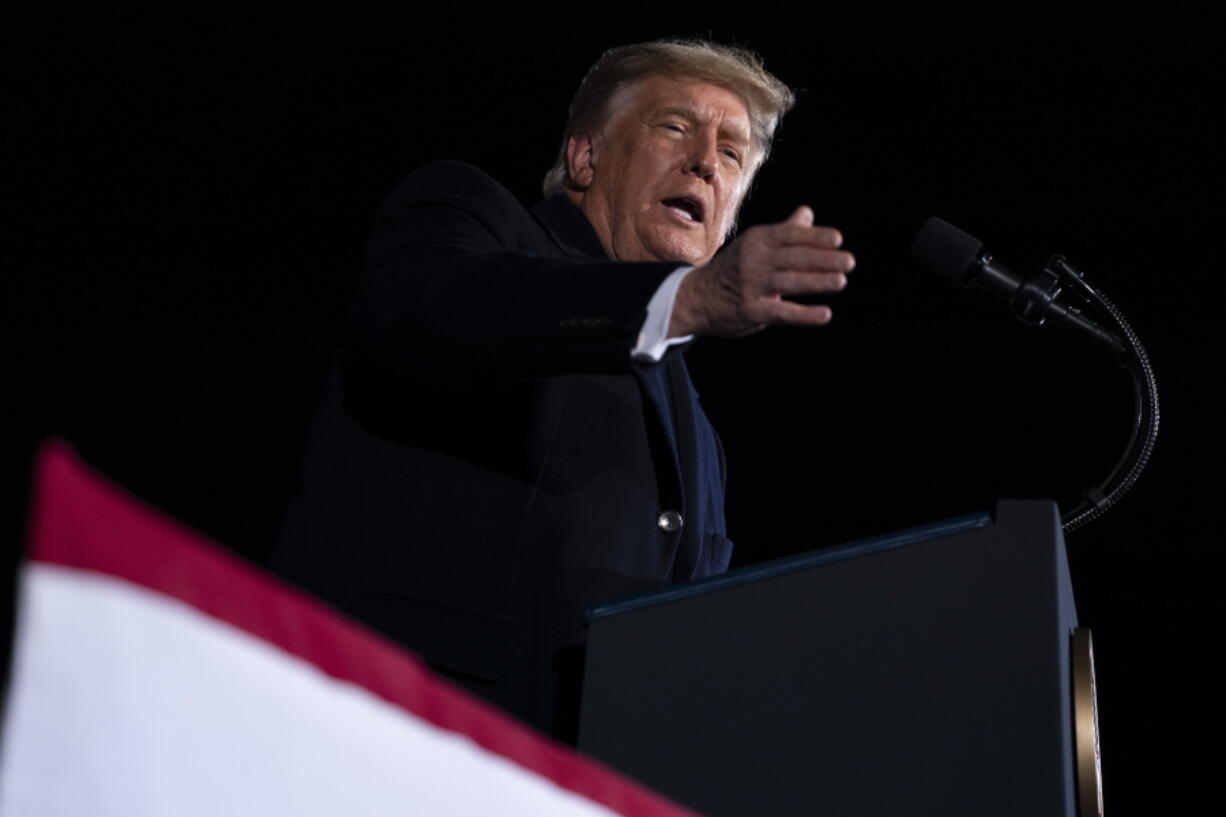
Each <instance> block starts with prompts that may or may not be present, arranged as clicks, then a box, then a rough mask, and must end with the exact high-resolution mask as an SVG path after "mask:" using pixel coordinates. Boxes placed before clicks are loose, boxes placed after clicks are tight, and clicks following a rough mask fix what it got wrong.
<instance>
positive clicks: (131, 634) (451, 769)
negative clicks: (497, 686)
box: [0, 563, 613, 817]
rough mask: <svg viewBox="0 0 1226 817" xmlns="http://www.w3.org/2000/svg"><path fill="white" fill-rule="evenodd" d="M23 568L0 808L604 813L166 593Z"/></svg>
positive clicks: (64, 570) (265, 813)
mask: <svg viewBox="0 0 1226 817" xmlns="http://www.w3.org/2000/svg"><path fill="white" fill-rule="evenodd" d="M23 571H24V572H23V576H22V589H21V603H20V609H19V614H18V630H17V641H16V645H15V652H14V663H13V678H12V688H11V690H10V699H9V701H8V707H7V713H8V719H7V725H6V729H5V734H4V745H3V750H2V752H0V814H3V815H14V816H15V815H22V817H27V816H29V817H42V816H43V815H48V816H49V815H65V817H68V815H71V817H79V815H91V817H165V816H166V815H177V816H179V817H195V816H196V815H199V817H218V815H245V814H251V815H260V817H275V816H276V815H296V816H298V817H311V815H328V817H339V815H344V817H356V815H367V814H370V815H374V814H379V815H386V814H403V815H431V817H433V816H434V815H438V816H439V817H450V815H480V816H481V817H488V816H489V815H516V814H524V815H529V814H530V815H533V817H550V816H551V815H585V816H586V815H602V816H603V815H610V814H613V812H611V811H609V810H607V809H605V808H604V807H602V806H600V805H597V804H595V803H593V802H592V801H589V800H587V799H585V798H583V797H580V796H579V795H576V794H574V793H572V792H570V791H568V790H565V789H562V788H560V787H558V786H556V785H555V784H554V783H552V782H551V781H550V780H548V779H546V778H542V777H539V776H536V775H534V774H532V773H530V772H527V771H525V770H524V769H523V768H521V767H520V766H518V765H516V764H514V763H512V762H510V761H508V760H506V759H505V758H503V757H501V756H500V755H497V754H493V753H490V752H487V751H485V750H483V749H482V748H480V747H479V746H477V745H476V744H475V743H473V742H472V741H471V740H470V739H468V738H466V737H464V736H462V735H458V734H456V733H453V732H449V731H446V730H442V729H439V728H437V727H435V726H433V725H432V724H429V723H427V722H425V721H423V720H421V719H420V718H417V717H415V716H413V715H412V714H411V713H409V712H407V711H406V710H404V709H402V708H400V707H398V706H394V705H392V704H389V703H387V702H385V701H383V700H382V699H380V698H378V697H376V696H374V695H373V694H371V693H370V692H368V691H367V690H365V689H364V688H362V687H359V686H356V685H353V684H350V683H346V682H341V681H337V680H336V679H333V678H331V677H329V676H327V675H325V674H324V673H323V672H321V671H320V670H319V669H318V668H316V667H315V666H314V665H313V664H310V663H308V662H305V661H303V660H301V659H299V658H297V657H295V656H292V655H289V654H287V653H285V652H284V651H282V650H281V649H279V648H277V647H275V646H272V645H270V644H269V643H268V642H266V641H263V640H261V639H258V638H255V637H253V636H251V635H249V634H247V633H246V632H244V631H242V630H239V629H236V628H234V627H231V626H230V625H228V624H225V623H223V622H220V621H218V620H217V619H215V618H212V617H210V616H207V615H204V614H202V613H200V612H199V611H197V610H196V609H195V608H192V607H189V606H188V605H186V604H183V603H181V602H178V601H176V600H174V599H172V598H170V597H167V596H165V595H162V594H160V593H156V592H152V591H149V590H147V589H145V588H143V587H140V586H137V585H134V584H131V583H129V582H127V581H124V580H121V579H116V578H113V577H110V576H107V575H104V574H101V573H95V572H92V571H86V570H80V569H76V568H68V567H62V566H57V565H50V564H42V563H27V564H26V565H25V566H24V568H23Z"/></svg>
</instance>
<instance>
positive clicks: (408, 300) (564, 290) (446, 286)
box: [343, 162, 676, 389]
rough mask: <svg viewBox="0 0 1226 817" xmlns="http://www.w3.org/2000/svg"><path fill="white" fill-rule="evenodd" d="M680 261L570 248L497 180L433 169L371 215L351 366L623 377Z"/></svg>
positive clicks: (446, 167)
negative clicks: (600, 255) (594, 254)
mask: <svg viewBox="0 0 1226 817" xmlns="http://www.w3.org/2000/svg"><path fill="white" fill-rule="evenodd" d="M675 268H676V265H675V264H667V263H644V264H629V263H616V262H611V261H607V260H600V261H596V260H591V259H587V258H583V257H579V256H578V255H577V254H576V255H573V256H570V257H568V256H566V255H565V254H564V253H563V250H562V248H561V247H560V246H559V245H557V244H556V243H555V242H554V241H553V240H552V238H551V237H550V236H549V233H548V232H547V231H545V230H544V229H543V228H542V227H541V225H540V224H538V223H537V222H536V221H535V219H534V218H533V217H532V215H531V214H530V213H529V212H528V211H527V210H525V209H524V208H523V207H522V206H521V205H520V204H519V203H518V202H517V201H516V200H515V199H514V198H513V197H512V196H511V195H510V194H509V193H508V192H507V191H506V190H505V189H504V188H503V187H501V186H500V185H499V184H498V183H497V182H495V181H493V180H492V179H491V178H490V177H489V176H487V175H485V174H484V173H482V172H481V171H479V170H477V169H476V168H473V167H471V166H468V165H463V164H460V163H455V162H445V163H438V164H434V165H428V166H426V167H424V168H422V169H421V170H419V171H417V172H415V173H414V174H413V175H412V176H410V177H409V178H408V179H407V180H406V181H405V182H404V183H402V184H401V185H400V187H398V188H397V189H396V190H395V191H394V192H393V193H392V195H391V196H389V198H388V200H387V201H386V202H385V204H384V206H383V208H382V209H381V211H380V213H379V216H378V218H377V220H376V223H375V227H374V231H373V234H372V238H371V242H370V247H369V252H368V258H367V267H366V273H365V277H364V279H363V283H362V285H361V287H360V289H359V293H358V297H357V301H356V304H355V307H354V310H353V313H352V320H351V323H350V327H349V332H348V340H347V344H346V350H345V354H344V357H343V365H344V366H345V368H346V370H347V372H348V374H349V375H350V376H351V377H358V378H361V379H362V380H364V381H368V382H381V383H385V384H396V383H401V384H404V385H406V386H407V385H409V384H415V386H416V387H417V388H420V387H421V386H422V384H434V385H435V386H436V387H439V388H449V387H450V388H461V389H462V388H466V387H469V386H474V385H479V384H488V383H491V382H502V381H511V380H516V379H520V378H532V377H542V376H553V375H561V374H573V373H585V374H591V373H624V372H628V371H629V369H630V350H631V348H632V347H633V345H634V341H635V338H636V335H637V333H638V331H639V328H640V327H641V326H642V323H643V320H644V318H645V316H646V305H647V302H648V300H650V298H651V295H652V294H653V293H654V292H655V290H656V288H657V287H658V286H659V284H660V283H661V282H662V281H663V279H664V278H665V277H666V276H667V275H668V274H669V273H670V272H671V271H672V270H673V269H675Z"/></svg>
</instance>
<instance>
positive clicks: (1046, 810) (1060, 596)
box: [579, 502, 1076, 817]
mask: <svg viewBox="0 0 1226 817" xmlns="http://www.w3.org/2000/svg"><path fill="white" fill-rule="evenodd" d="M591 619H592V623H591V634H590V639H589V647H588V659H587V661H588V663H587V669H586V674H585V687H584V697H583V714H582V720H581V722H580V738H579V747H580V749H581V750H582V751H584V752H585V753H587V754H590V755H592V756H594V757H596V758H599V759H602V760H604V761H606V762H607V763H609V764H610V765H612V766H614V767H616V768H618V769H620V770H622V771H624V772H626V773H627V774H629V775H631V776H632V777H635V778H637V779H639V780H641V781H643V782H644V783H646V784H647V785H649V786H651V787H653V788H655V789H657V790H659V791H661V792H663V793H665V794H668V795H670V796H672V797H674V798H675V799H677V800H678V801H680V802H682V803H685V804H687V805H690V806H692V807H693V808H696V809H698V810H699V811H702V812H705V813H707V814H710V815H714V816H715V817H721V816H722V815H789V814H804V815H813V814H831V815H842V816H851V815H913V814H914V815H929V814H933V815H937V814H939V815H946V816H947V817H948V816H949V815H976V817H981V816H982V815H989V814H990V815H994V816H999V815H1019V817H1020V816H1021V815H1024V816H1025V817H1039V816H1040V815H1053V816H1054V815H1070V816H1071V815H1073V814H1074V813H1075V811H1074V803H1075V802H1076V799H1075V794H1076V793H1075V790H1074V758H1073V739H1072V711H1071V686H1070V685H1071V668H1070V656H1069V638H1070V634H1071V632H1072V630H1073V628H1074V627H1075V626H1076V613H1075V610H1074V606H1073V597H1072V589H1071V585H1070V581H1069V575H1068V569H1067V562H1066V557H1065V552H1064V543H1063V538H1062V536H1061V534H1060V525H1059V518H1058V515H1057V512H1056V508H1055V506H1054V505H1052V504H1051V503H1049V502H1002V503H1000V505H999V506H998V508H997V511H996V514H995V517H994V518H993V517H991V516H988V515H987V514H983V515H979V516H976V517H966V518H963V519H960V520H951V522H949V523H945V524H943V525H938V526H932V527H929V528H922V529H915V530H912V531H906V532H903V533H901V534H896V535H894V536H891V537H881V538H878V539H874V540H868V541H865V542H859V543H853V544H852V545H848V546H844V547H841V548H832V549H827V550H823V551H817V552H814V553H812V554H806V555H803V556H799V557H795V558H789V559H784V560H779V561H777V562H772V563H769V564H766V565H760V566H753V567H750V568H746V569H743V570H738V571H734V572H731V573H729V574H727V575H726V576H721V577H717V578H715V579H708V580H704V581H701V582H695V583H693V584H691V585H686V586H683V587H680V588H675V589H673V590H672V591H671V592H665V593H662V594H657V595H653V596H644V597H639V598H636V599H631V600H627V601H625V602H620V603H615V604H611V605H607V606H605V607H603V608H599V609H595V610H593V611H592V612H591Z"/></svg>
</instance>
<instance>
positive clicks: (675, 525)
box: [656, 511, 685, 533]
mask: <svg viewBox="0 0 1226 817" xmlns="http://www.w3.org/2000/svg"><path fill="white" fill-rule="evenodd" d="M683 524H685V520H683V519H682V518H681V514H679V513H677V512H676V511H661V512H660V515H659V516H657V517H656V527H658V528H659V529H660V530H662V531H664V532H665V533H676V532H677V531H679V530H681V526H682V525H683Z"/></svg>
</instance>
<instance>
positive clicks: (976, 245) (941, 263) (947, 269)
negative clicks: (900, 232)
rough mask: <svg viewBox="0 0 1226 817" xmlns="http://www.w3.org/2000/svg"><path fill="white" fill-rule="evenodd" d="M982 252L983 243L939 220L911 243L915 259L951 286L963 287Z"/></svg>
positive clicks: (928, 223) (929, 222)
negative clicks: (961, 284) (961, 285)
mask: <svg viewBox="0 0 1226 817" xmlns="http://www.w3.org/2000/svg"><path fill="white" fill-rule="evenodd" d="M982 251H983V242H981V241H980V240H979V239H977V238H975V236H973V235H968V234H967V233H964V232H962V231H961V230H959V229H958V228H957V227H955V226H954V225H952V224H950V223H949V222H948V221H945V220H944V219H940V218H937V217H936V216H933V217H932V218H930V219H928V220H927V221H925V222H924V225H923V226H922V227H920V228H919V232H917V233H916V234H915V240H914V241H912V242H911V257H912V258H914V259H915V260H916V261H918V262H919V263H920V264H921V265H923V266H924V267H925V268H926V269H928V270H929V271H930V272H932V273H933V274H934V275H936V276H937V277H938V278H941V279H942V280H944V281H946V282H948V283H950V284H960V283H962V281H963V279H965V278H966V274H967V272H969V271H970V270H972V269H974V268H975V267H976V266H977V262H978V260H979V254H980V253H981V252H982Z"/></svg>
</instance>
